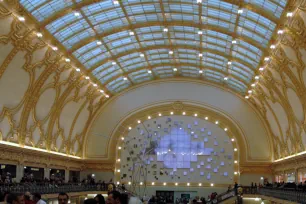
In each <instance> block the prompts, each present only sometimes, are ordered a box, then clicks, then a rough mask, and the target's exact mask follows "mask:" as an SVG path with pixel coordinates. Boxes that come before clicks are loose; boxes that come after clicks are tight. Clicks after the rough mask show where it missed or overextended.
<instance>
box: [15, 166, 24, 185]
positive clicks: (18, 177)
mask: <svg viewBox="0 0 306 204" xmlns="http://www.w3.org/2000/svg"><path fill="white" fill-rule="evenodd" d="M23 175H24V165H23V164H18V165H16V181H17V182H18V183H19V182H20V180H21V178H22V177H23Z"/></svg>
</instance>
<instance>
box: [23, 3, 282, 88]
mask: <svg viewBox="0 0 306 204" xmlns="http://www.w3.org/2000/svg"><path fill="white" fill-rule="evenodd" d="M237 2H239V3H237ZM20 3H21V4H22V5H23V6H24V8H25V9H26V10H27V11H28V12H30V13H31V14H32V15H33V16H34V17H35V18H36V19H37V21H38V23H39V24H41V26H42V27H44V28H45V29H46V30H48V31H49V32H50V33H51V34H52V35H53V36H54V38H55V39H57V40H58V42H59V43H61V44H62V45H63V46H64V47H65V48H66V49H67V52H68V53H72V54H73V56H74V58H75V59H76V60H78V61H79V62H80V63H81V64H83V66H84V68H85V69H87V70H88V71H89V72H92V74H93V75H94V76H95V77H96V78H97V79H98V80H100V82H101V84H102V85H104V86H105V88H106V89H105V90H106V91H109V92H111V93H113V94H115V93H118V92H120V91H122V90H124V89H126V88H128V87H130V86H132V85H134V84H137V83H142V82H145V81H148V80H153V79H156V78H167V77H174V76H181V77H197V78H198V79H202V80H209V81H213V82H216V83H220V84H222V85H227V86H228V87H229V88H232V89H233V90H235V91H238V92H242V93H243V92H244V93H246V91H247V90H248V86H249V84H250V83H252V80H253V78H254V75H255V74H256V72H257V69H258V68H259V66H261V64H262V63H263V58H264V56H263V55H264V53H266V50H267V49H268V48H269V46H270V43H271V39H272V36H273V34H275V29H276V27H277V25H278V24H279V23H280V18H281V16H282V14H283V11H284V9H285V7H286V5H287V0H279V1H276V0H257V1H252V0H241V1H231V0H209V1H202V3H198V2H197V0H126V1H113V0H103V1H100V2H95V1H94V0H86V1H81V0H65V1H60V0H20ZM238 10H239V12H238ZM241 10H242V12H241ZM174 68H176V69H177V71H174ZM149 70H151V71H150V72H148V71H149ZM200 70H202V71H201V72H200ZM202 72H203V73H202ZM225 76H226V77H228V78H229V79H228V80H226V82H225V80H224V77H225Z"/></svg>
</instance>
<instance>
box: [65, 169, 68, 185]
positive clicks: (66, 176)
mask: <svg viewBox="0 0 306 204" xmlns="http://www.w3.org/2000/svg"><path fill="white" fill-rule="evenodd" d="M68 181H69V169H66V170H65V183H68Z"/></svg>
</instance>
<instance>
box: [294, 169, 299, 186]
mask: <svg viewBox="0 0 306 204" xmlns="http://www.w3.org/2000/svg"><path fill="white" fill-rule="evenodd" d="M295 183H297V184H299V183H300V181H299V170H298V169H295Z"/></svg>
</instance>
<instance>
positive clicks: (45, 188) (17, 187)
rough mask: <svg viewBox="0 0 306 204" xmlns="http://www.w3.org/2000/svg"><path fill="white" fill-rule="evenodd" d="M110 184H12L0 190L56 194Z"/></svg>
mask: <svg viewBox="0 0 306 204" xmlns="http://www.w3.org/2000/svg"><path fill="white" fill-rule="evenodd" d="M107 186H108V184H105V185H101V184H60V185H51V184H45V183H43V184H31V183H29V184H10V185H0V192H7V191H8V192H12V193H25V192H27V191H29V192H31V193H34V192H38V193H41V194H55V193H60V192H67V193H69V192H84V191H106V190H107Z"/></svg>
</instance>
